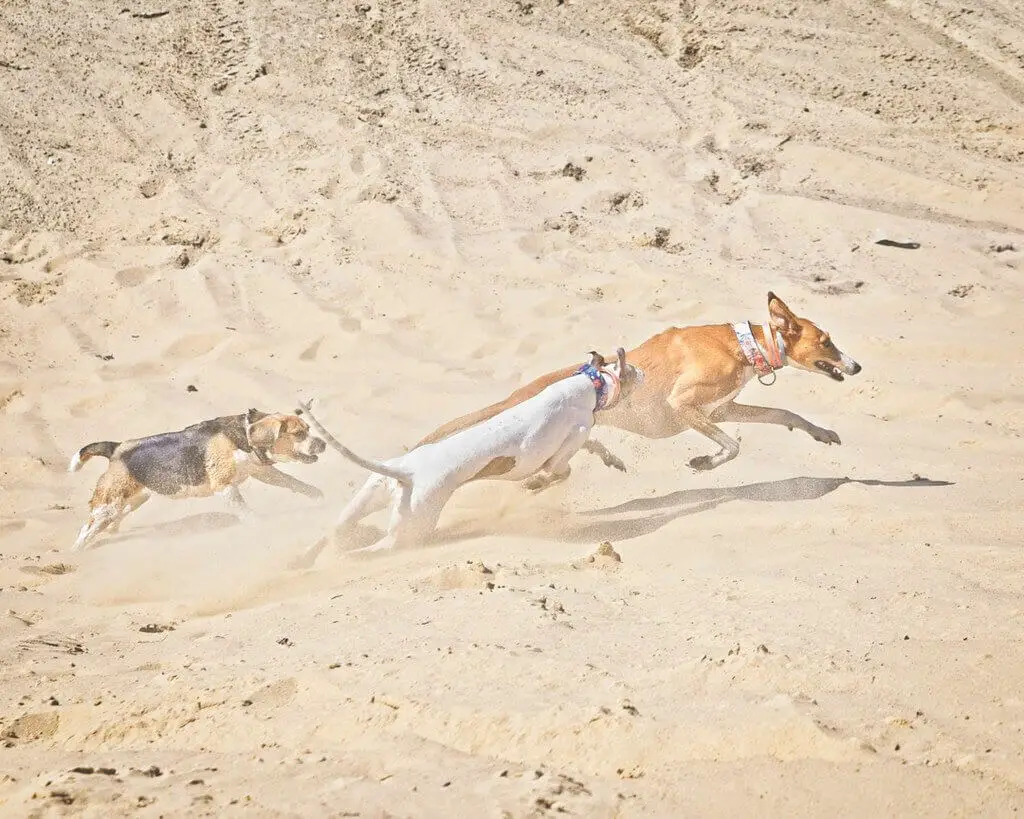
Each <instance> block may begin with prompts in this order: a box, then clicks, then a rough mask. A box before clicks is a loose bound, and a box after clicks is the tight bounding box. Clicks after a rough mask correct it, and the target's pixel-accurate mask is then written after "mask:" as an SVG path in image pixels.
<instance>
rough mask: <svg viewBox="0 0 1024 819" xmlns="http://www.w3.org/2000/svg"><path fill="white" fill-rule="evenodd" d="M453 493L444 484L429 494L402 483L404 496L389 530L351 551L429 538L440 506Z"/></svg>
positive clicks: (404, 545) (381, 548) (375, 549)
mask: <svg viewBox="0 0 1024 819" xmlns="http://www.w3.org/2000/svg"><path fill="white" fill-rule="evenodd" d="M451 496H452V493H451V492H450V491H447V489H445V488H443V487H439V488H435V489H434V490H433V491H432V492H431V493H429V494H428V495H427V496H426V497H424V496H423V494H421V493H418V494H414V493H413V490H412V489H411V487H406V486H403V487H402V494H401V497H400V498H399V499H398V502H397V503H396V504H395V506H394V508H393V509H392V511H391V520H390V522H389V523H388V533H387V534H386V535H384V537H382V538H381V539H380V540H378V541H377V542H376V543H373V544H371V545H370V546H364V547H363V548H362V549H354V550H353V551H351V552H349V553H348V554H357V553H361V554H367V553H370V552H383V551H387V550H390V549H395V548H398V549H403V548H408V547H411V546H418V545H420V544H421V543H423V541H425V540H426V539H427V538H429V537H430V536H431V535H432V534H433V533H434V530H435V529H436V528H437V520H438V518H440V517H441V510H443V509H444V505H445V504H446V503H447V502H448V499H449V498H450V497H451Z"/></svg>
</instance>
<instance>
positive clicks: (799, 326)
mask: <svg viewBox="0 0 1024 819" xmlns="http://www.w3.org/2000/svg"><path fill="white" fill-rule="evenodd" d="M768 316H769V320H768V323H767V324H766V325H764V326H763V327H758V326H754V327H751V326H750V325H749V324H748V323H747V322H741V323H739V324H713V325H705V326H700V327H672V328H670V329H668V330H665V331H664V332H662V333H659V334H658V335H656V336H652V337H651V338H649V339H647V341H645V342H644V343H643V344H641V345H640V346H639V347H637V348H636V349H634V350H630V351H629V352H628V353H626V361H627V362H629V363H630V364H633V365H635V366H636V367H637V368H638V369H639V370H640V371H641V372H642V373H643V376H644V378H643V382H642V383H641V384H639V386H637V388H636V389H635V390H634V391H633V393H632V394H631V395H630V396H629V397H628V398H626V399H624V400H623V401H621V402H620V403H619V404H618V405H617V406H616V407H613V408H612V409H610V410H608V411H607V412H602V413H600V414H599V415H598V416H597V423H598V424H601V425H606V426H613V427H618V428H619V429H624V430H627V431H629V432H633V433H636V434H637V435H642V436H644V437H645V438H669V437H671V436H673V435H678V434H679V433H680V432H683V431H685V430H688V429H695V430H696V431H697V432H700V433H701V434H702V435H705V436H707V437H708V438H710V439H711V440H712V441H714V442H715V443H716V444H718V445H719V447H721V449H719V451H718V452H716V453H715V454H714V455H700V456H698V457H696V458H694V459H692V460H691V461H690V466H691V467H693V468H694V469H699V470H705V469H714V468H715V467H716V466H721V465H722V464H724V463H725V462H726V461H730V460H732V459H733V458H735V457H736V455H737V454H739V451H740V445H739V443H738V442H737V441H735V440H733V439H732V438H730V437H729V436H728V435H726V434H725V433H724V432H723V431H722V430H721V428H719V427H718V426H717V425H716V423H715V422H721V421H726V422H729V421H734V422H739V423H752V424H778V425H779V426H784V427H788V428H789V429H791V430H792V429H801V430H803V431H804V432H806V433H807V434H808V435H810V436H811V437H812V438H814V440H815V441H820V442H821V443H824V444H838V443H840V440H839V436H838V435H837V434H836V433H835V432H833V431H832V430H829V429H823V428H822V427H819V426H815V425H814V424H812V423H811V422H810V421H807V420H805V419H804V418H801V417H800V416H799V415H797V414H796V413H793V412H790V411H789V410H783V409H774V408H771V407H756V406H751V405H749V404H737V403H736V402H735V401H734V400H733V399H735V397H736V396H737V395H738V394H739V392H740V390H742V389H743V387H744V386H745V385H746V384H747V382H748V381H750V379H752V378H753V377H754V376H755V375H756V376H757V377H758V378H759V379H771V380H768V381H764V380H762V383H767V384H771V383H774V379H775V371H776V370H778V369H780V368H781V367H784V366H786V365H787V364H789V365H791V366H794V367H797V368H799V369H802V370H807V371H809V372H816V373H821V374H823V375H827V376H828V377H829V378H831V379H832V380H833V381H842V380H843V374H844V373H845V374H846V375H856V374H857V373H859V372H860V371H861V366H860V364H858V363H857V362H856V361H854V360H853V359H852V358H850V357H849V356H847V355H845V354H844V353H842V352H840V350H839V349H838V348H837V347H836V345H835V344H834V343H833V341H832V339H831V338H830V337H829V334H828V333H827V332H825V331H824V330H822V329H821V328H819V327H818V326H817V325H815V324H814V322H812V321H810V319H805V318H800V317H799V316H797V315H796V314H794V313H793V312H792V311H791V310H790V309H789V308H788V307H787V306H786V305H785V304H784V303H783V301H782V299H780V298H779V297H778V296H776V295H775V294H774V293H768ZM572 370H573V368H572V367H567V368H565V369H561V370H556V371H554V372H550V373H547V374H546V375H542V376H541V377H540V378H537V379H536V380H534V381H531V382H530V383H529V384H527V385H526V386H524V387H520V388H519V389H518V390H516V391H515V392H513V393H512V394H511V395H510V396H508V398H506V399H505V400H503V401H499V402H498V403H496V404H491V405H490V406H489V407H484V408H483V409H481V410H478V411H476V412H472V413H469V414H468V415H463V416H462V417H461V418H456V419H455V420H454V421H449V422H448V423H447V424H444V425H443V426H441V427H439V428H438V429H437V430H435V431H434V432H432V433H431V434H430V435H428V436H427V437H426V438H424V439H423V440H422V441H420V442H419V444H417V446H421V445H422V444H427V443H431V442H434V441H439V440H441V439H442V438H446V437H448V436H449V435H451V434H453V433H455V432H458V431H459V430H460V429H465V428H466V427H470V426H473V425H475V424H478V423H480V422H481V421H484V420H486V419H488V418H490V417H492V416H494V415H496V414H497V413H499V412H501V411H502V410H504V409H507V408H508V407H511V406H514V405H515V404H518V403H519V402H521V401H524V400H526V399H527V398H529V397H531V396H533V395H536V394H537V393H538V392H540V391H541V390H542V389H544V388H545V387H546V386H547V385H548V384H551V383H552V382H554V381H557V380H558V379H560V378H565V377H566V376H568V375H569V374H570V373H571V372H572ZM593 443H594V444H595V446H587V447H585V448H586V449H588V450H589V451H591V452H596V453H597V454H600V455H601V457H602V459H603V460H604V462H605V463H606V464H609V465H613V466H618V467H619V468H623V467H622V466H621V462H617V459H615V458H614V456H611V454H610V453H608V452H607V450H604V448H603V447H601V445H600V444H597V443H596V442H593Z"/></svg>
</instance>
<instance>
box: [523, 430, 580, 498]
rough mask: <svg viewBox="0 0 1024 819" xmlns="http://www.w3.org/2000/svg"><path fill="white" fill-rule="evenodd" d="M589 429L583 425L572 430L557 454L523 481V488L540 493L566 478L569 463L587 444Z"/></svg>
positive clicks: (570, 468) (568, 472)
mask: <svg viewBox="0 0 1024 819" xmlns="http://www.w3.org/2000/svg"><path fill="white" fill-rule="evenodd" d="M590 429H591V427H590V426H584V425H580V426H578V427H576V428H575V429H573V431H572V432H571V433H570V435H569V437H567V438H566V439H565V441H564V442H563V444H562V446H561V447H560V448H559V450H558V452H556V453H555V454H554V455H552V456H551V457H550V458H548V459H547V461H545V462H544V466H542V467H541V470H540V471H538V472H537V473H536V474H534V475H531V476H530V477H529V478H527V479H526V480H525V481H523V486H524V487H526V488H527V489H529V490H530V491H532V492H540V491H541V490H543V489H547V488H548V487H549V486H554V485H555V484H556V483H561V482H562V481H564V480H565V479H566V478H568V477H569V475H570V474H571V472H572V467H571V466H569V461H571V460H572V458H573V456H574V455H575V454H576V453H577V452H579V451H580V448H581V447H582V446H583V445H584V444H585V443H586V442H587V438H588V437H589V436H590Z"/></svg>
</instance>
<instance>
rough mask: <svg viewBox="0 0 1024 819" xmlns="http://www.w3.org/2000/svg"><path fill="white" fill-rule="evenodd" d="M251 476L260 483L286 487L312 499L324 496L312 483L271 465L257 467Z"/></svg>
mask: <svg viewBox="0 0 1024 819" xmlns="http://www.w3.org/2000/svg"><path fill="white" fill-rule="evenodd" d="M252 477H253V478H255V479H256V480H258V481H259V482H260V483H265V484H268V485H269V486H277V487H280V488H281V489H288V490H290V491H292V492H295V493H296V494H298V495H305V496H306V497H307V498H311V499H313V500H322V499H323V497H324V493H323V492H321V491H320V490H319V489H317V488H316V487H315V486H313V485H312V484H308V483H306V482H305V481H300V480H299V479H298V478H295V477H293V476H291V475H289V474H288V473H287V472H281V471H280V470H278V469H275V468H274V467H272V466H264V467H263V468H262V469H257V470H256V471H255V472H253V473H252Z"/></svg>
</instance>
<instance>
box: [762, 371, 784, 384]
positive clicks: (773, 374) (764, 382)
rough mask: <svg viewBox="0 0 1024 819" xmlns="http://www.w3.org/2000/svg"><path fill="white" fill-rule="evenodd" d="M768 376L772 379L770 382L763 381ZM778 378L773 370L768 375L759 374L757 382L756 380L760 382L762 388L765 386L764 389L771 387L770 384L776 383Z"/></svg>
mask: <svg viewBox="0 0 1024 819" xmlns="http://www.w3.org/2000/svg"><path fill="white" fill-rule="evenodd" d="M769 375H770V376H771V377H772V380H771V381H765V380H764V379H765V378H766V377H767V376H769ZM778 378H779V377H778V376H777V375H776V374H775V370H772V371H771V372H770V373H761V374H760V375H759V376H758V377H757V380H758V381H760V382H761V384H763V385H764V386H766V387H770V386H771V385H772V384H774V383H775V382H776V381H777V380H778Z"/></svg>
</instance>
